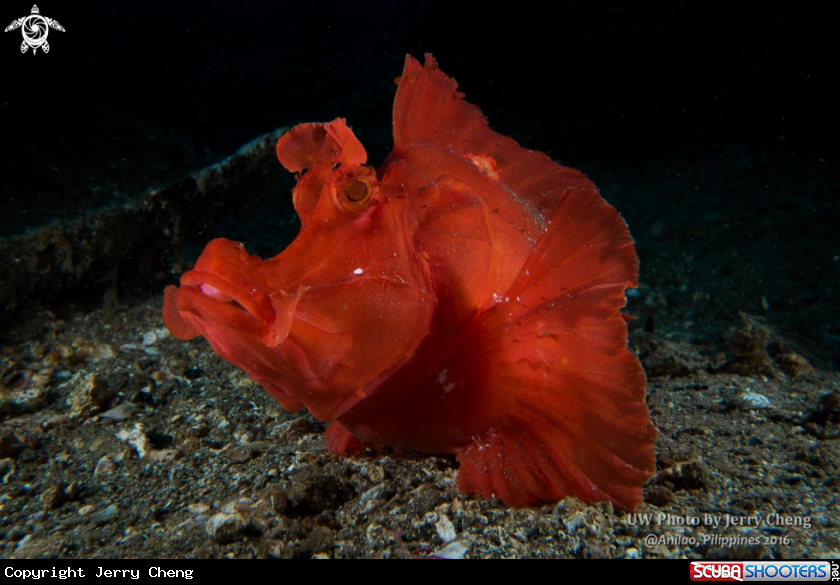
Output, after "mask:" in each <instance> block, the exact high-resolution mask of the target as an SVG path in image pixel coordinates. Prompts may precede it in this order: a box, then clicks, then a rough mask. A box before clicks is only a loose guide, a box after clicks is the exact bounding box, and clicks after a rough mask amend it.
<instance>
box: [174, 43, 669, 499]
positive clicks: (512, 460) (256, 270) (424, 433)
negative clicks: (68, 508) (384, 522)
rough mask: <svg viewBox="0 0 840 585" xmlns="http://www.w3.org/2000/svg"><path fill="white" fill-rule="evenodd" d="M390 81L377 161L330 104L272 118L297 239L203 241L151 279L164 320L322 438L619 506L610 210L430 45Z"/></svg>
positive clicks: (474, 488) (632, 264)
mask: <svg viewBox="0 0 840 585" xmlns="http://www.w3.org/2000/svg"><path fill="white" fill-rule="evenodd" d="M397 82H398V90H397V95H396V99H395V103H394V112H393V122H394V149H393V151H392V153H391V155H390V156H389V157H388V159H387V160H386V161H385V163H384V164H383V165H382V167H381V168H379V169H376V170H374V169H372V168H371V167H368V166H366V165H365V164H364V163H365V162H366V160H367V155H366V152H365V150H364V147H363V146H362V144H361V143H360V142H359V141H358V140H357V139H356V137H355V136H354V135H353V133H352V131H351V130H350V129H349V128H348V126H347V125H346V123H345V121H344V120H342V119H338V120H335V121H333V122H330V123H328V124H302V125H299V126H296V127H295V128H293V129H292V130H290V131H289V132H287V133H286V134H285V135H284V136H283V137H281V138H280V140H279V142H278V144H277V155H278V158H279V160H280V162H281V163H282V164H283V165H284V166H285V167H286V168H287V169H288V170H290V171H292V172H295V173H300V175H299V178H298V183H297V186H296V187H295V189H294V191H293V194H292V196H293V201H294V204H295V209H296V211H297V212H298V214H299V215H300V217H301V231H300V234H299V235H298V237H297V238H296V239H295V240H294V241H293V242H292V244H290V245H289V247H288V248H287V249H286V250H284V251H283V252H282V253H280V254H279V255H278V256H276V257H275V258H272V259H269V260H261V259H260V258H258V257H256V256H251V255H249V254H248V253H247V252H246V251H245V249H244V247H243V246H242V245H241V244H238V243H235V242H231V241H229V240H226V239H218V240H214V241H212V242H210V243H209V244H208V245H207V248H206V249H205V251H204V252H203V253H202V255H201V257H200V258H199V260H198V261H197V263H196V266H195V267H194V268H193V270H190V271H189V272H187V273H185V274H184V275H183V276H182V278H181V286H180V287H179V288H176V287H174V286H172V287H169V288H167V290H166V297H165V303H164V311H163V313H164V320H165V322H166V324H167V326H168V327H169V329H170V330H171V331H172V333H173V334H174V335H175V336H176V337H179V338H181V339H189V338H192V337H195V336H196V335H202V336H204V337H205V338H206V339H207V341H209V342H210V344H211V345H212V346H213V348H214V349H215V350H216V352H217V353H218V354H219V355H220V356H222V357H223V358H224V359H226V360H227V361H229V362H230V363H232V364H234V365H236V366H237V367H239V368H240V369H242V370H243V371H245V372H246V373H247V374H249V375H250V376H251V377H252V378H253V379H254V380H256V381H257V382H259V383H260V384H261V385H262V386H263V387H265V388H266V389H267V390H268V391H269V392H270V393H271V394H272V395H273V396H274V397H275V398H277V399H278V400H279V401H280V403H281V404H282V405H283V406H284V408H286V409H288V410H291V411H297V410H299V409H301V408H302V407H304V406H305V407H306V408H308V409H309V411H310V412H311V413H312V414H313V415H314V416H315V417H317V418H318V419H320V420H323V421H331V424H330V426H329V427H328V429H327V439H328V446H329V449H330V450H331V451H332V452H334V453H337V454H341V455H347V454H351V453H353V452H355V451H357V450H359V449H362V448H365V447H368V446H373V447H382V446H386V445H390V446H400V447H408V448H412V449H417V450H420V451H425V452H431V453H451V454H455V455H456V456H457V458H458V460H459V461H460V463H461V467H460V472H459V480H458V481H459V487H460V488H461V489H462V490H463V491H465V492H477V493H481V494H482V495H484V496H485V497H487V498H490V497H493V496H495V497H498V498H501V499H503V500H504V501H505V502H506V503H508V504H510V505H513V506H522V505H530V504H534V503H536V502H550V501H556V500H558V499H560V498H562V497H564V496H567V495H575V496H578V497H580V498H582V499H584V500H588V501H598V500H606V501H611V502H613V503H614V504H615V505H616V506H618V507H620V508H623V509H633V508H635V507H636V506H637V505H638V504H639V503H640V502H641V485H642V484H643V483H644V481H646V479H647V478H648V477H649V476H650V475H651V473H652V472H653V470H654V463H653V442H654V439H655V437H656V431H655V429H654V427H653V425H652V424H651V422H650V418H649V415H648V410H647V406H646V404H645V376H644V372H643V370H642V368H641V365H640V364H639V362H638V360H637V359H636V357H635V356H634V355H633V354H632V353H631V352H630V351H628V349H627V328H626V323H625V320H624V319H623V318H622V315H621V313H620V308H621V307H622V306H623V305H624V303H625V298H624V290H625V288H627V287H635V286H637V280H638V259H637V256H636V252H635V248H634V245H633V240H632V238H631V237H630V234H629V231H628V229H627V226H626V224H625V223H624V221H623V220H622V219H621V217H620V216H619V215H618V213H617V212H616V210H615V209H614V208H613V207H612V206H610V205H609V204H608V203H607V202H605V201H604V200H603V199H602V198H601V196H600V195H599V193H598V191H597V189H596V187H595V186H594V184H592V182H591V181H590V180H589V179H588V178H586V176H585V175H583V174H582V173H580V172H578V171H576V170H573V169H569V168H566V167H563V166H561V165H559V164H557V163H555V162H553V161H552V160H551V159H550V158H549V157H548V156H547V155H545V154H543V153H540V152H535V151H531V150H528V149H525V148H522V147H521V146H519V145H518V144H517V143H516V142H515V141H513V140H512V139H510V138H508V137H505V136H502V135H500V134H497V133H496V132H494V131H493V130H491V129H490V127H489V126H488V124H487V120H486V118H484V117H483V116H482V115H481V112H480V111H479V109H478V108H477V107H476V106H474V105H472V104H470V103H468V102H467V101H466V100H464V95H463V94H461V93H460V92H458V91H457V84H456V83H455V81H454V80H453V79H451V78H449V77H448V76H446V75H445V74H444V73H443V72H441V71H440V69H438V68H437V64H436V62H435V60H434V59H433V58H432V57H431V55H426V60H425V64H424V65H422V66H421V64H420V63H419V62H418V61H417V60H415V59H413V58H412V57H411V56H408V57H407V58H406V62H405V68H404V71H403V74H402V76H401V77H400V78H398V80H397Z"/></svg>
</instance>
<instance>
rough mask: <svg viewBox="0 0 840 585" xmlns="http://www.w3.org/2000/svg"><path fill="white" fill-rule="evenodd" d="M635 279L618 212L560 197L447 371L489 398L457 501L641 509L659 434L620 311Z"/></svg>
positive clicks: (579, 197)
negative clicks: (478, 381) (572, 501)
mask: <svg viewBox="0 0 840 585" xmlns="http://www.w3.org/2000/svg"><path fill="white" fill-rule="evenodd" d="M637 273H638V260H637V258H636V254H635V250H634V248H633V241H632V239H631V238H630V234H629V232H628V230H627V226H626V225H625V224H624V221H623V220H622V219H621V217H620V216H619V215H618V212H616V210H615V209H614V208H613V207H612V206H610V205H609V204H608V203H607V202H606V201H604V200H603V199H602V198H601V197H600V196H599V195H598V193H597V192H596V191H595V190H593V189H586V188H571V189H567V190H566V191H565V193H564V194H563V197H562V199H561V201H560V204H559V207H558V209H557V211H556V212H555V214H554V215H553V217H552V220H551V225H549V226H548V227H547V231H546V233H545V234H544V236H543V237H542V238H541V239H540V240H539V241H538V242H537V245H536V247H535V249H534V251H533V252H532V254H531V257H530V258H529V259H528V261H527V262H526V263H525V266H524V267H523V269H522V272H521V273H520V275H519V277H518V278H517V279H516V280H515V281H514V283H513V285H512V286H511V287H510V289H509V290H508V292H507V293H506V297H505V298H503V299H502V302H500V303H499V304H497V305H495V306H494V307H493V308H492V309H490V310H489V311H487V312H486V313H484V314H483V315H482V316H481V317H480V319H479V322H478V323H476V324H475V327H474V329H473V332H472V334H471V336H470V338H469V339H468V340H467V341H466V343H465V344H464V346H463V349H462V350H461V351H460V352H459V353H458V354H457V355H456V356H453V359H452V360H451V361H450V365H451V368H450V370H451V371H452V372H453V374H454V373H455V372H456V371H460V372H463V373H466V372H471V373H472V375H473V376H475V375H476V372H479V371H480V372H483V373H482V374H481V375H483V376H485V377H486V380H485V381H484V385H485V386H486V387H487V388H488V390H487V395H486V396H487V398H486V402H485V404H484V405H483V406H482V410H483V411H484V414H483V415H482V418H483V421H482V423H481V424H479V425H477V427H476V428H479V429H480V430H479V431H478V432H477V433H475V434H473V436H472V442H471V444H470V445H468V446H467V447H466V448H464V449H463V450H462V451H461V452H460V453H459V455H458V459H459V460H460V461H461V471H460V476H459V480H458V483H459V486H460V488H461V489H462V490H463V491H467V492H478V493H481V494H483V495H484V496H485V497H487V498H489V497H491V496H493V495H495V496H497V497H499V498H501V499H503V500H504V501H505V502H507V503H508V504H511V505H527V504H531V503H534V502H536V501H540V500H544V501H552V500H557V499H559V498H561V497H563V496H566V495H575V496H578V497H580V498H581V499H584V500H589V501H592V500H610V501H612V502H613V503H614V504H615V505H616V506H617V507H620V508H622V509H633V508H635V507H636V506H637V505H638V504H639V503H640V502H641V485H642V484H643V483H644V482H645V481H646V479H647V478H648V477H650V475H651V473H652V472H653V470H654V462H653V442H654V439H655V437H656V430H655V429H654V427H653V425H652V424H651V422H650V418H649V415H648V410H647V406H646V404H645V375H644V371H643V370H642V367H641V365H640V364H639V361H638V360H637V359H636V357H635V356H634V355H633V354H632V353H630V351H628V349H627V326H626V324H625V321H624V319H622V316H621V313H620V312H619V309H620V308H621V307H622V306H623V305H624V302H625V299H624V289H625V288H626V287H628V286H636V281H637ZM462 375H465V374H462Z"/></svg>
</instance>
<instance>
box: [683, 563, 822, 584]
mask: <svg viewBox="0 0 840 585" xmlns="http://www.w3.org/2000/svg"><path fill="white" fill-rule="evenodd" d="M830 575H832V567H831V566H830V565H829V563H828V562H827V561H730V562H714V561H692V563H691V574H690V576H691V580H692V581H828V580H829V578H832V577H830Z"/></svg>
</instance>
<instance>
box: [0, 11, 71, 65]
mask: <svg viewBox="0 0 840 585" xmlns="http://www.w3.org/2000/svg"><path fill="white" fill-rule="evenodd" d="M17 28H20V29H22V30H21V32H23V42H22V43H21V45H20V52H21V53H25V52H26V49H28V48H29V47H32V54H33V55H34V54H35V53H37V52H38V49H39V48H40V49H41V50H42V51H44V53H49V52H50V44H49V43H48V42H47V34H48V33H49V32H50V28H54V29H55V30H58V31H61V32H64V27H63V26H61V25H60V24H58V21H56V20H53V19H52V18H47V17H46V16H41V11H40V10H38V5H37V4H36V5H34V6H32V14H30V15H29V16H24V17H23V18H18V19H17V20H15V21H13V22H12V24H10V25H9V26H7V27H6V30H4V31H3V32H9V31H10V30H15V29H17Z"/></svg>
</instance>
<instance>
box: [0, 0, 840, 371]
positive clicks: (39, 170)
mask: <svg viewBox="0 0 840 585" xmlns="http://www.w3.org/2000/svg"><path fill="white" fill-rule="evenodd" d="M39 8H40V10H41V14H43V15H45V16H49V17H50V18H54V19H56V20H58V21H59V22H60V23H61V24H62V25H63V26H64V27H65V28H66V32H64V33H61V32H58V31H51V32H50V33H49V37H48V38H49V42H50V46H51V51H50V52H49V54H43V53H42V52H41V51H39V52H38V53H37V54H36V55H35V56H33V55H32V52H31V50H30V51H28V52H27V53H26V54H23V55H22V54H21V53H20V50H19V46H20V42H21V34H20V31H19V30H18V31H12V32H8V33H4V34H3V35H0V39H2V44H0V55H2V56H1V57H0V59H2V61H0V63H2V64H0V67H2V76H0V78H2V82H0V83H1V84H2V90H0V93H2V95H1V96H0V128H2V133H1V134H0V149H1V150H0V152H2V167H0V168H2V181H0V238H9V237H13V236H16V235H21V234H25V233H27V232H30V231H31V230H34V229H37V228H40V227H42V226H44V225H46V224H48V223H50V222H54V221H66V220H69V219H74V218H78V217H80V216H82V215H84V214H86V213H89V212H91V211H93V210H96V209H99V208H102V207H103V206H113V205H121V204H123V203H125V202H126V201H129V200H130V199H131V198H133V197H137V196H139V195H140V194H141V193H142V192H143V191H145V190H146V189H148V188H149V187H154V186H159V185H165V184H166V183H168V182H170V181H173V180H175V179H178V178H179V177H181V176H183V175H184V174H185V173H187V172H189V171H191V170H194V169H197V168H200V167H201V166H204V165H206V164H209V163H211V162H214V161H216V160H219V159H220V158H222V157H224V156H227V155H229V154H230V153H231V152H233V151H234V150H235V149H236V148H238V147H239V146H240V145H241V144H243V143H245V142H248V141H249V140H251V139H253V138H254V137H256V136H258V135H260V134H263V133H266V132H269V131H271V130H273V129H275V128H277V127H279V126H284V125H291V124H295V123H298V122H308V121H328V120H332V119H334V118H336V117H344V118H347V120H348V122H349V123H350V124H351V126H352V127H353V130H354V132H355V133H356V134H357V136H358V137H359V138H360V140H361V141H362V142H363V143H364V144H365V146H366V148H367V150H368V153H369V155H370V162H372V163H374V164H379V163H380V162H381V161H382V160H383V159H384V158H385V156H386V155H387V153H388V151H389V149H390V145H391V138H390V129H391V120H390V108H391V104H392V101H393V96H394V90H395V86H394V83H393V79H394V77H396V76H398V75H399V74H400V71H401V68H402V62H403V59H404V57H405V54H406V53H411V54H413V55H414V56H415V57H421V56H422V54H423V53H424V52H432V53H433V54H434V55H435V56H436V58H437V60H438V63H439V64H440V67H441V69H442V70H443V71H445V72H446V73H447V74H448V75H450V76H452V77H454V78H455V79H457V80H458V82H459V84H460V87H461V90H463V91H464V92H465V93H466V94H467V99H468V100H470V101H472V102H473V103H476V104H478V105H479V106H480V107H481V108H482V110H483V112H484V113H485V114H486V115H487V116H488V117H489V120H490V123H491V126H493V127H494V128H495V129H496V130H498V131H500V132H502V133H505V134H508V135H510V136H512V137H513V138H514V139H516V140H517V141H518V142H519V143H520V144H522V145H523V146H526V147H528V148H534V149H539V150H543V151H550V153H551V156H552V157H555V158H556V159H558V160H561V161H562V162H563V163H564V164H567V165H569V166H574V167H577V168H581V169H582V170H584V171H585V172H587V173H588V174H589V175H590V176H591V177H592V178H593V180H594V181H595V182H596V183H597V184H598V185H599V186H600V187H601V189H602V192H603V194H604V196H605V197H606V198H607V199H608V200H609V201H610V202H611V203H613V204H614V205H616V206H617V207H618V209H619V211H620V212H621V213H622V215H623V216H624V217H625V219H626V220H627V222H628V224H629V225H630V228H631V232H632V233H633V234H634V236H635V237H636V240H637V244H638V251H639V255H640V258H641V261H642V277H641V284H642V286H641V288H640V289H639V294H638V295H637V296H635V297H633V298H631V302H630V311H631V312H632V313H634V314H636V315H637V316H638V317H640V322H643V321H644V320H645V319H646V318H647V317H648V316H650V317H652V318H653V319H654V322H655V323H656V327H657V328H658V331H661V332H666V334H668V335H670V336H676V337H685V338H687V339H688V340H690V341H699V342H713V341H714V340H717V339H720V336H721V334H722V333H723V331H725V330H726V328H727V327H729V326H731V325H733V324H734V323H735V322H736V320H737V314H738V312H739V311H745V312H749V313H751V314H755V315H759V316H762V317H764V318H765V319H767V321H768V322H769V323H770V324H771V325H772V326H774V327H776V328H777V329H778V330H779V331H780V333H781V334H783V335H785V336H786V337H787V338H789V339H790V340H791V341H792V342H793V343H797V344H799V347H800V349H801V351H802V352H803V353H804V354H805V355H807V356H808V357H809V358H810V359H812V360H814V361H815V362H817V363H818V364H819V365H820V366H821V367H825V368H828V369H834V368H835V367H836V364H838V363H840V303H838V301H837V294H838V292H840V236H838V221H840V207H838V198H837V191H838V190H837V184H838V183H837V179H838V165H837V160H838V154H840V153H838V141H837V137H836V136H837V129H838V118H837V113H836V108H837V103H838V97H840V96H838V91H837V83H836V81H835V78H836V72H837V71H836V70H837V66H836V53H837V51H836V40H833V39H835V38H836V37H835V35H834V30H833V29H834V21H833V19H832V18H830V17H829V14H828V11H827V9H822V8H818V5H817V4H816V3H807V2H799V3H795V4H790V5H787V6H785V7H784V8H770V7H769V6H763V7H761V8H760V9H753V10H744V9H740V8H739V9H733V8H732V6H731V4H730V5H725V4H719V5H717V4H713V3H709V2H680V3H676V2H668V3H658V2H620V1H612V2H557V3H554V4H552V5H548V4H546V3H538V4H537V3H535V4H529V3H505V4H499V5H493V4H491V3H482V2H453V1H451V0H450V1H438V2H436V1H432V2H411V3H409V2H356V3H351V2H336V1H322V2H294V3H292V2H235V3H233V2H231V3H223V2H196V1H185V2H162V1H159V0H151V1H146V2H143V3H139V2H136V3H118V2H112V1H109V2H105V1H99V2H72V3H71V2H48V3H40V4H39ZM30 9H31V4H30V3H29V2H23V1H20V2H5V3H4V4H3V5H2V8H0V21H2V20H4V19H5V21H6V23H4V24H3V26H5V24H7V23H8V22H11V21H12V20H14V19H16V18H19V17H21V16H25V15H27V14H29V11H30ZM289 186H291V183H290V184H289ZM246 207H248V206H247V202H243V209H245V208H246ZM214 235H225V236H227V237H230V238H232V239H241V240H243V241H245V242H246V243H247V245H248V249H249V250H250V251H253V252H257V253H260V254H263V255H270V254H274V253H276V252H278V251H279V250H280V249H282V247H283V246H284V245H285V244H286V243H287V242H288V240H289V238H290V237H293V236H294V220H293V217H292V211H291V206H290V201H289V199H287V198H284V197H283V196H282V195H280V196H278V197H276V198H273V199H272V200H271V201H270V202H269V203H268V204H267V205H266V206H265V208H264V209H263V212H262V213H259V214H254V213H253V210H251V211H249V212H247V213H246V212H243V214H241V216H232V217H229V218H227V219H226V220H225V221H223V222H222V223H221V224H218V225H215V226H208V231H207V234H206V238H209V237H212V236H214ZM204 243H205V241H196V242H194V249H195V251H196V252H197V251H199V250H200V249H201V247H202V246H203V245H204ZM148 288H149V290H142V291H137V292H138V293H139V295H140V296H142V295H143V294H146V295H148V294H152V293H154V294H157V293H159V291H160V288H161V283H159V282H154V283H150V284H149V286H148Z"/></svg>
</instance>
